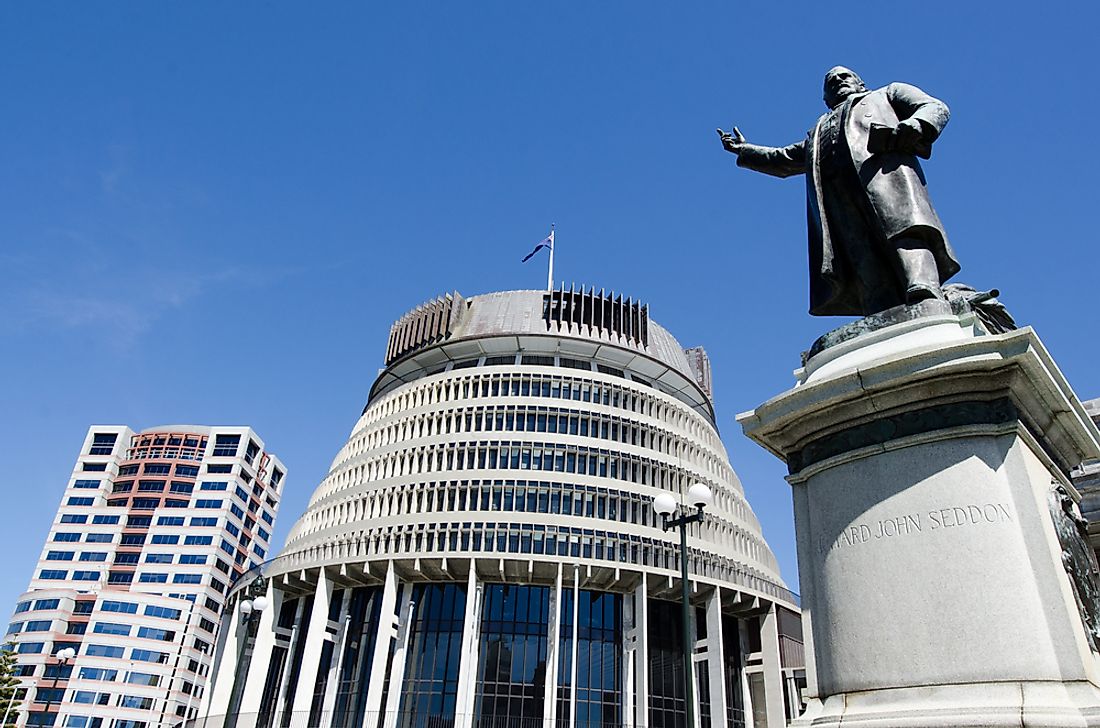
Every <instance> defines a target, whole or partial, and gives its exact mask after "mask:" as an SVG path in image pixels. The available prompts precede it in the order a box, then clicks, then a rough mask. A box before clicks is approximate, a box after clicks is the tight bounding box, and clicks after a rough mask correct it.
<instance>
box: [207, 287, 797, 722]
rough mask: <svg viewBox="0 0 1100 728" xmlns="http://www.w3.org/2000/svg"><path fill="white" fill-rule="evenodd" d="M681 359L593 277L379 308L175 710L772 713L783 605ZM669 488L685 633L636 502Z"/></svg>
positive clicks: (704, 401) (785, 684) (585, 717)
mask: <svg viewBox="0 0 1100 728" xmlns="http://www.w3.org/2000/svg"><path fill="white" fill-rule="evenodd" d="M695 357H696V361H697V362H699V361H705V356H704V355H703V354H702V353H701V352H697V353H696V354H695ZM700 369H701V367H692V366H691V365H690V364H689V362H688V360H687V357H686V356H685V353H684V350H683V348H682V347H681V346H680V345H679V344H678V343H677V341H676V340H675V339H674V338H673V337H672V335H671V334H669V333H668V332H667V331H666V330H665V329H663V328H662V327H660V326H659V325H657V324H656V323H654V322H653V321H651V320H650V319H649V310H648V307H647V306H645V305H642V304H640V303H638V302H635V301H631V300H630V299H626V300H624V299H623V298H622V297H621V296H609V295H605V294H603V293H602V292H601V293H596V292H595V291H594V290H591V291H583V290H582V291H580V292H578V291H575V290H565V289H564V288H562V289H561V290H557V291H552V292H543V291H513V292H505V293H493V294H488V295H483V296H476V297H472V298H464V297H463V296H461V295H459V294H457V293H455V294H450V295H447V296H444V297H442V298H439V299H436V300H434V301H431V302H429V303H427V304H424V305H423V306H420V307H418V308H416V309H415V310H413V311H412V312H410V313H409V314H407V315H405V316H404V317H402V318H401V319H400V320H398V321H397V323H395V324H394V326H393V328H392V330H391V333H390V339H389V344H388V347H387V352H386V359H385V368H384V369H383V370H382V371H381V372H380V373H379V375H378V376H377V378H376V379H375V381H374V384H373V386H372V388H371V390H370V394H369V397H368V399H367V404H366V407H365V408H364V410H363V411H362V414H361V416H360V417H359V419H358V421H357V422H356V424H355V426H354V428H353V430H352V433H351V436H350V437H349V438H348V440H347V442H346V443H345V444H344V445H343V447H342V448H341V449H340V450H339V452H338V453H337V455H336V457H335V459H334V460H333V463H332V466H331V469H330V471H329V473H328V475H327V476H326V477H325V478H324V480H323V481H322V482H321V484H320V485H319V486H318V487H317V489H316V490H315V492H314V494H313V496H312V499H311V501H310V504H309V507H308V509H307V511H306V513H305V514H304V515H303V516H302V517H301V518H300V519H299V520H298V522H297V523H296V525H295V526H294V527H293V529H292V530H291V533H290V535H289V537H288V540H287V544H286V547H285V549H284V550H283V551H282V553H281V554H280V555H279V556H278V557H277V558H275V559H273V560H271V561H270V562H267V563H265V564H263V565H261V566H260V567H259V568H257V569H255V570H253V572H251V573H249V574H245V575H244V577H243V578H242V579H241V581H240V582H239V584H238V585H237V586H236V587H235V589H234V595H233V597H232V602H231V604H230V608H229V609H228V610H227V613H226V616H225V620H226V621H225V623H224V626H223V637H224V638H223V639H222V640H220V641H219V643H218V648H217V649H218V655H217V660H218V663H217V664H218V665H219V667H218V668H217V670H216V677H215V681H214V683H213V685H212V687H211V689H210V690H209V691H208V696H209V700H208V701H207V702H205V703H204V706H203V713H202V716H201V717H200V723H199V724H200V725H206V726H210V727H211V728H213V726H227V727H228V726H241V727H244V726H247V727H248V728H252V727H254V726H255V727H259V728H275V727H276V726H277V727H278V728H306V727H308V728H352V727H355V728H358V727H359V726H365V727H366V728H475V726H476V727H477V728H490V727H492V728H506V727H507V728H521V727H523V728H526V727H528V726H529V727H530V728H535V726H540V727H541V728H593V727H594V726H601V727H607V728H611V727H613V726H624V727H631V728H633V727H635V726H637V727H641V726H652V727H653V728H677V727H678V726H683V725H684V722H685V708H686V706H687V702H686V694H687V691H686V686H687V683H686V681H685V677H687V679H689V680H691V681H692V683H691V684H692V686H693V687H694V690H693V692H692V695H693V696H694V697H693V701H692V702H693V706H694V708H695V715H697V716H699V721H698V722H697V723H696V725H698V726H699V727H700V728H720V727H722V728H738V727H740V726H755V728H761V727H763V726H773V727H774V726H781V725H784V723H785V720H786V718H787V717H788V716H790V715H792V714H793V713H794V712H795V711H797V710H798V709H799V703H798V701H799V694H800V693H799V684H800V680H801V677H802V668H803V664H804V663H803V655H802V643H801V622H800V619H799V613H798V606H797V601H796V600H797V597H796V596H795V595H794V594H792V593H791V592H790V591H788V589H787V588H786V586H785V585H784V583H783V581H782V580H781V578H780V576H779V572H778V568H777V565H776V560H775V557H774V556H773V554H772V552H771V550H770V549H769V548H768V545H767V544H766V543H765V541H764V539H763V537H762V536H761V532H760V526H759V523H758V521H757V519H756V517H755V516H754V514H753V512H752V509H751V508H750V507H749V504H748V503H747V502H746V500H745V496H744V492H743V490H742V487H741V484H740V483H739V481H738V479H737V476H736V475H735V474H734V472H733V470H732V469H731V467H730V464H729V461H728V459H727V456H726V452H725V449H724V447H723V445H722V442H721V440H720V439H719V436H718V431H717V429H716V427H715V420H714V408H713V404H712V402H711V398H710V395H709V392H708V391H706V390H705V389H704V387H703V386H702V384H701V381H705V382H706V383H707V384H708V386H709V367H708V369H707V375H708V376H707V377H705V378H704V377H700V376H699V370H700ZM694 483H705V484H707V485H709V486H710V488H711V490H712V492H713V494H714V504H713V505H712V506H711V507H710V508H708V509H707V510H706V511H705V519H704V520H703V521H702V522H701V523H696V524H694V525H693V526H692V527H691V532H690V534H689V539H688V541H689V555H688V568H689V571H690V578H689V581H690V584H689V588H690V593H691V607H692V610H691V614H692V617H693V619H692V620H691V626H690V628H689V629H688V630H687V631H688V634H684V630H683V629H682V627H681V619H680V614H681V611H680V610H681V606H680V605H681V602H680V598H679V595H680V590H681V580H680V562H679V556H678V554H679V543H678V536H677V534H676V533H675V532H669V533H665V532H664V531H663V530H662V528H661V523H660V520H659V519H658V517H657V516H656V514H655V512H654V511H653V508H652V499H653V498H654V497H655V496H656V495H658V494H660V493H672V494H675V495H676V496H678V497H682V495H683V494H684V493H685V492H686V490H687V488H688V487H689V486H690V485H692V484H694ZM257 595H263V602H258V600H257V599H256V597H257ZM258 603H259V604H262V605H263V606H265V607H266V608H264V609H259V608H257V607H256V606H255V605H256V604H258ZM685 641H687V642H688V643H689V646H690V648H691V651H692V655H693V666H694V669H693V670H692V671H691V674H690V675H687V676H685V674H684V670H683V659H682V655H683V647H684V644H685Z"/></svg>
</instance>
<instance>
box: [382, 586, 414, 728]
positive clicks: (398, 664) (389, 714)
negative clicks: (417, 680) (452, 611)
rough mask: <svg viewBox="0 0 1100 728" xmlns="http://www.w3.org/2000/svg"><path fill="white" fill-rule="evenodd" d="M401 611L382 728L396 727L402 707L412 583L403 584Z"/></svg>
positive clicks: (410, 626)
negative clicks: (398, 713)
mask: <svg viewBox="0 0 1100 728" xmlns="http://www.w3.org/2000/svg"><path fill="white" fill-rule="evenodd" d="M399 599H400V601H399V603H400V605H401V611H400V612H399V613H398V616H397V625H398V627H397V644H396V645H394V648H393V665H392V666H391V668H390V690H389V695H387V696H386V715H385V717H384V719H383V721H382V728H396V726H397V711H398V710H400V709H401V692H402V688H403V686H404V682H405V680H404V678H405V656H406V653H407V652H408V649H409V637H410V635H411V634H412V618H413V606H414V605H413V601H412V584H407V583H406V584H402V585H401V596H400V598H399Z"/></svg>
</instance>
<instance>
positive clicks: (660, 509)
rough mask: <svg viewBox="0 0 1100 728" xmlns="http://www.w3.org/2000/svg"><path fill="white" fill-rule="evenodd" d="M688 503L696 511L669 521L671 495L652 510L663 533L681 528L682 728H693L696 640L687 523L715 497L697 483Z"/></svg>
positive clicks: (662, 497) (656, 502)
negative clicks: (693, 668)
mask: <svg viewBox="0 0 1100 728" xmlns="http://www.w3.org/2000/svg"><path fill="white" fill-rule="evenodd" d="M687 501H688V503H690V504H691V505H692V506H694V507H695V511H694V512H691V511H689V510H687V508H686V507H685V508H684V511H685V512H684V514H683V515H681V516H680V517H679V518H671V516H672V514H673V513H675V512H676V506H677V503H676V498H674V497H673V496H672V494H671V493H661V494H660V495H658V496H656V497H654V498H653V510H654V511H656V512H657V515H659V516H660V517H661V528H662V530H664V531H668V530H669V529H670V528H676V527H679V528H680V585H681V587H682V592H683V593H682V598H683V604H682V605H681V616H682V618H683V634H684V644H683V648H684V696H685V700H684V726H685V728H694V726H695V720H694V716H693V713H694V710H693V708H694V705H693V703H694V699H693V697H692V690H691V680H692V675H693V671H692V664H691V663H692V660H691V653H692V647H693V646H694V642H695V640H693V639H691V636H690V634H689V632H690V628H691V604H690V602H689V601H688V599H689V594H688V567H687V556H688V548H687V527H688V524H689V523H698V522H699V521H702V520H703V509H704V508H706V507H707V506H709V505H710V504H711V503H713V502H714V495H713V494H712V493H711V492H710V488H708V487H707V486H706V485H704V484H702V483H696V484H695V485H693V486H691V487H690V488H688V491H687Z"/></svg>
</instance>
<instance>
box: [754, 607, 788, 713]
mask: <svg viewBox="0 0 1100 728" xmlns="http://www.w3.org/2000/svg"><path fill="white" fill-rule="evenodd" d="M775 609H776V607H775V604H772V605H771V607H770V608H769V609H768V613H767V614H765V615H764V616H763V618H762V619H761V623H760V645H761V647H760V649H761V656H762V657H763V663H764V696H765V702H766V703H767V709H768V725H769V726H783V725H786V724H787V716H786V710H785V709H784V707H783V691H784V690H785V689H786V688H785V686H784V685H783V666H782V664H781V663H780V659H779V617H778V615H777V614H776V613H775Z"/></svg>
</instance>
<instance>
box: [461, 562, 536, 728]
mask: <svg viewBox="0 0 1100 728" xmlns="http://www.w3.org/2000/svg"><path fill="white" fill-rule="evenodd" d="M483 600H484V601H483V608H482V616H481V630H480V631H481V638H480V645H479V649H478V655H479V660H480V662H479V665H478V670H477V676H478V695H477V707H476V711H477V725H478V726H479V728H513V727H517V728H518V727H519V726H525V725H532V721H538V722H541V721H542V718H543V702H544V700H545V691H546V661H547V636H548V635H547V631H548V628H549V624H550V589H549V588H548V587H544V586H512V585H508V584H487V585H486V586H485V587H484V597H483Z"/></svg>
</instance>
